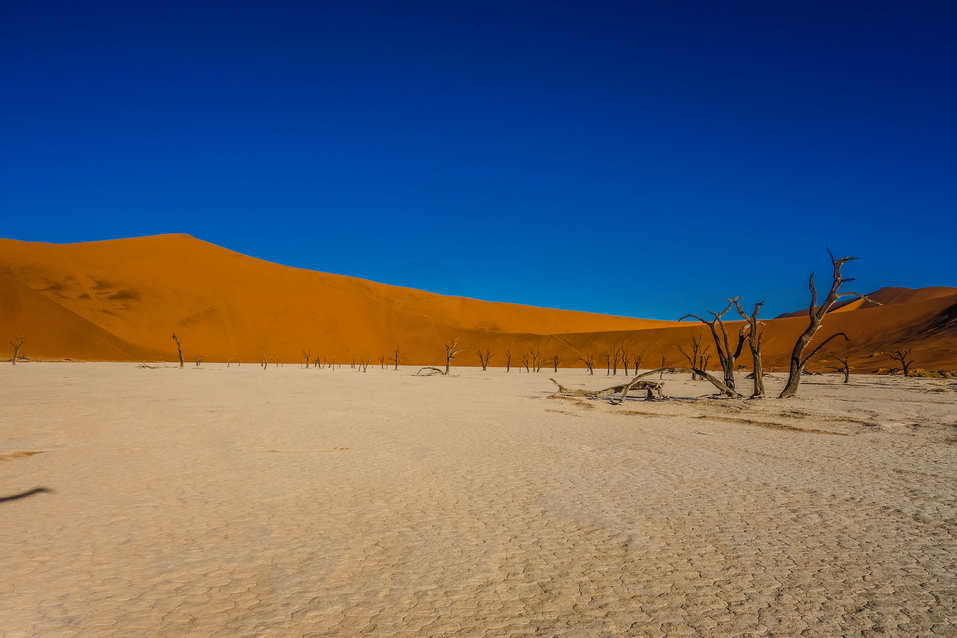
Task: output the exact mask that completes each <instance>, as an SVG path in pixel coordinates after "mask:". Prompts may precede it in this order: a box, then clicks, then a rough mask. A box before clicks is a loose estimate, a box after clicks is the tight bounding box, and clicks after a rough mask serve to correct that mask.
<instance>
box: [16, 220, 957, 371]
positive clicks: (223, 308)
mask: <svg viewBox="0 0 957 638" xmlns="http://www.w3.org/2000/svg"><path fill="white" fill-rule="evenodd" d="M870 297H871V298H872V299H874V300H875V301H878V302H880V303H881V304H883V305H880V306H878V305H875V304H872V303H869V302H866V301H864V302H853V303H852V304H850V305H846V306H844V307H843V308H841V309H840V312H835V313H834V314H833V316H832V317H831V318H830V319H829V320H828V322H827V323H826V325H825V329H824V331H822V333H821V336H822V338H823V337H826V336H827V335H828V334H830V333H832V332H834V331H838V330H843V331H845V332H847V333H848V334H849V335H850V336H851V338H852V340H853V342H852V344H851V345H850V346H849V350H850V351H851V352H852V353H853V354H854V355H855V357H856V358H857V359H858V360H859V361H858V366H857V367H858V368H859V369H863V368H868V367H872V368H875V369H876V368H878V367H891V366H892V363H891V362H890V361H889V360H888V359H887V358H886V357H882V356H876V357H875V356H874V353H875V352H878V351H880V350H883V349H886V348H887V347H888V345H889V344H890V343H892V342H894V341H899V340H904V339H908V340H911V341H912V343H913V347H914V351H915V356H916V358H917V359H918V362H917V364H918V365H919V366H920V367H924V368H941V369H945V368H957V334H955V333H957V330H955V325H954V319H953V318H954V316H955V315H957V288H943V287H938V288H926V289H919V290H910V289H903V288H885V289H882V290H880V291H877V292H876V293H874V294H872V295H870ZM0 310H2V316H0V330H3V331H4V332H5V333H6V334H11V335H12V334H23V335H25V336H27V339H28V345H27V346H26V347H25V348H24V354H25V355H27V356H28V357H32V358H40V359H63V358H70V359H76V360H108V361H140V360H153V361H156V360H172V359H174V358H175V356H176V350H175V345H174V344H173V342H172V340H171V339H170V334H171V333H172V332H176V333H177V334H178V335H179V336H180V337H181V339H182V340H183V345H184V351H185V352H186V356H187V358H188V359H192V358H194V357H195V356H202V357H203V359H204V360H206V361H228V360H231V361H260V360H261V359H262V358H264V357H265V358H267V359H269V360H270V361H274V362H280V361H281V362H296V361H301V360H302V355H301V351H302V350H304V349H306V350H310V351H311V352H312V354H313V356H317V355H318V356H321V357H322V358H323V360H326V361H329V360H332V359H335V360H336V361H337V362H339V363H347V364H348V363H351V361H352V360H353V359H371V360H372V361H373V363H374V364H375V365H378V364H379V359H380V357H386V358H387V359H389V358H391V357H392V353H393V351H394V349H395V348H399V350H400V352H401V355H400V356H401V359H402V363H405V364H411V365H417V364H422V365H425V364H435V363H438V362H439V361H440V359H441V357H442V343H443V342H444V341H446V340H447V339H449V338H451V337H455V336H457V337H459V340H460V344H461V345H462V346H463V347H464V348H465V351H464V352H463V353H462V354H461V355H460V356H459V358H457V359H456V360H455V362H454V363H456V364H459V365H475V364H477V358H476V357H475V355H474V350H476V349H478V348H490V349H492V350H493V360H492V365H495V366H500V365H503V364H504V360H503V355H502V353H504V351H505V350H506V349H509V350H511V352H512V354H513V360H512V365H513V366H515V367H518V366H519V364H520V355H519V353H521V352H524V351H527V350H528V349H530V348H532V349H539V350H540V351H541V352H542V355H543V356H544V357H546V358H550V357H551V356H552V355H553V354H555V355H558V356H559V357H560V358H561V361H562V363H561V365H562V366H571V365H576V366H581V365H582V363H581V361H580V360H579V359H580V358H581V357H582V356H583V355H584V354H585V353H587V352H591V353H593V354H594V355H595V358H596V365H599V366H602V367H603V366H604V362H603V353H604V352H605V351H607V350H611V349H613V348H614V346H615V345H618V344H624V345H625V346H626V347H627V348H628V349H629V350H630V351H631V352H643V353H644V355H645V357H646V358H645V362H644V365H645V367H647V366H648V365H649V364H651V363H654V364H655V365H657V364H658V363H660V361H661V357H662V356H663V357H664V359H665V361H666V363H667V364H668V365H677V364H679V363H681V362H682V357H681V355H680V353H678V351H677V346H679V345H685V344H686V343H687V342H688V341H689V340H690V338H691V337H692V336H694V335H699V334H704V331H705V329H704V328H703V327H702V326H698V325H694V324H690V323H678V322H669V321H655V320H648V319H638V318H629V317H616V316H610V315H601V314H594V313H587V312H576V311H569V310H557V309H548V308H536V307H530V306H522V305H519V304H510V303H501V302H489V301H481V300H476V299H469V298H464V297H451V296H445V295H439V294H434V293H429V292H425V291H421V290H415V289H411V288H403V287H398V286H390V285H386V284H380V283H376V282H372V281H368V280H364V279H359V278H355V277H348V276H344V275H335V274H328V273H322V272H317V271H311V270H305V269H301V268H293V267H289V266H283V265H280V264H275V263H272V262H267V261H263V260H260V259H256V258H253V257H248V256H246V255H242V254H239V253H236V252H233V251H231V250H228V249H226V248H222V247H220V246H216V245H214V244H211V243H208V242H205V241H202V240H199V239H196V238H194V237H191V236H189V235H181V234H180V235H155V236H148V237H136V238H128V239H114V240H107V241H95V242H84V243H77V244H50V243H42V242H24V241H17V240H11V239H0ZM804 312H806V311H798V312H795V313H788V314H789V315H792V314H793V315H794V316H782V317H781V318H778V319H774V320H771V321H769V322H768V327H767V336H766V341H765V356H766V358H767V362H768V365H769V366H770V368H771V369H773V368H774V367H775V366H782V365H784V363H785V362H786V358H787V354H788V352H789V350H790V346H791V344H792V343H793V338H794V336H795V335H796V334H797V333H798V332H799V331H800V330H801V329H802V328H803V326H804V320H803V318H802V316H801V315H803V314H804ZM741 363H742V364H743V365H747V363H748V361H747V356H745V357H743V358H742V359H741Z"/></svg>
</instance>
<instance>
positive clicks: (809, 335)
mask: <svg viewBox="0 0 957 638" xmlns="http://www.w3.org/2000/svg"><path fill="white" fill-rule="evenodd" d="M827 254H828V256H829V257H830V258H831V265H832V266H833V269H834V270H833V273H832V281H831V289H830V290H829V291H828V293H827V297H825V298H824V301H823V302H822V303H821V304H820V305H818V303H817V287H816V286H815V285H814V273H813V272H812V273H811V277H810V279H809V280H808V287H809V288H810V289H811V303H810V304H809V305H808V309H807V315H808V324H807V328H805V329H804V332H802V333H801V334H800V335H799V336H798V338H797V340H796V341H795V342H794V348H793V349H792V350H791V359H790V362H789V365H788V381H787V383H786V384H785V386H784V389H783V390H781V394H780V395H779V398H781V399H786V398H788V397H793V396H795V395H796V394H797V391H798V386H799V385H800V383H801V375H802V374H803V373H804V366H805V365H806V364H807V362H808V361H809V360H810V358H811V357H813V356H814V354H815V353H816V352H817V351H818V350H820V349H821V348H822V347H824V346H825V345H826V344H827V342H829V341H830V340H831V339H834V338H835V337H837V336H838V335H840V336H843V337H844V338H845V339H848V337H847V335H846V334H844V333H843V332H838V333H837V334H833V335H831V336H830V337H828V338H827V339H825V340H824V342H823V343H821V345H819V346H818V347H817V348H815V349H814V351H813V352H811V354H809V355H807V356H805V355H804V350H805V349H806V348H807V347H808V345H809V344H810V343H811V340H812V339H813V338H814V335H815V334H817V331H818V330H820V329H821V324H823V323H824V316H825V315H826V314H827V313H828V312H830V310H831V308H833V307H834V304H835V303H837V302H838V301H839V300H840V299H843V298H844V297H857V298H865V295H862V294H861V293H859V292H841V286H842V285H843V284H845V283H847V282H849V281H854V280H853V279H845V278H843V277H842V276H841V267H842V266H844V264H846V263H847V262H849V261H852V260H854V259H857V257H842V258H840V259H835V258H834V254H833V253H832V252H831V251H830V249H828V251H827ZM849 340H850V339H848V341H849Z"/></svg>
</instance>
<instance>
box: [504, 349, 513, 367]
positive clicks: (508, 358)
mask: <svg viewBox="0 0 957 638" xmlns="http://www.w3.org/2000/svg"><path fill="white" fill-rule="evenodd" d="M511 370H512V350H511V348H505V372H511Z"/></svg>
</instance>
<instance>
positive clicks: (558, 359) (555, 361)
mask: <svg viewBox="0 0 957 638" xmlns="http://www.w3.org/2000/svg"><path fill="white" fill-rule="evenodd" d="M561 362H562V360H561V357H559V356H558V355H557V354H553V355H552V371H554V372H558V364H559V363H561Z"/></svg>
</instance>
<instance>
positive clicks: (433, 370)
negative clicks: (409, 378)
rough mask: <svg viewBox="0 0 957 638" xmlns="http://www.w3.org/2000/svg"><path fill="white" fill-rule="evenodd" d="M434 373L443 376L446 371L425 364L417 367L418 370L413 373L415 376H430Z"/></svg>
mask: <svg viewBox="0 0 957 638" xmlns="http://www.w3.org/2000/svg"><path fill="white" fill-rule="evenodd" d="M436 374H441V375H442V376H445V374H446V373H445V371H444V370H442V368H433V367H432V366H427V367H425V368H419V371H418V372H416V373H415V376H417V377H419V376H422V377H431V376H434V375H436Z"/></svg>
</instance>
